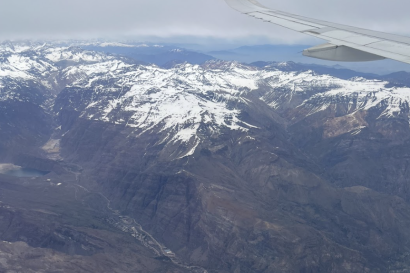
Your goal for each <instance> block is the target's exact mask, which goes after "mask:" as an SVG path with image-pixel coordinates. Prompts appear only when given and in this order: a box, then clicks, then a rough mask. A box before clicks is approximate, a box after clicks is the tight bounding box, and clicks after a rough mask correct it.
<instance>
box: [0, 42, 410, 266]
mask: <svg viewBox="0 0 410 273" xmlns="http://www.w3.org/2000/svg"><path fill="white" fill-rule="evenodd" d="M88 46H90V44H88ZM91 46H96V45H95V44H92V45H91ZM97 46H98V47H101V48H109V47H121V48H125V49H127V50H128V49H130V50H133V46H134V45H133V46H131V45H127V44H110V43H107V44H104V43H102V44H101V43H100V44H98V45H97ZM141 47H142V48H143V47H144V46H142V45H141ZM172 53H173V54H174V53H175V54H182V53H183V52H179V51H175V52H172ZM305 68H306V67H301V65H298V64H294V63H275V64H265V63H263V64H259V65H245V64H240V63H238V62H225V61H215V60H210V61H208V62H205V63H203V64H196V65H195V64H189V63H180V62H179V61H178V60H177V59H173V60H172V65H170V66H169V68H163V67H159V66H156V65H142V64H139V63H138V62H136V61H135V60H131V59H128V58H125V57H120V56H118V55H112V54H106V53H103V52H96V51H92V50H89V48H88V50H86V49H83V48H82V46H81V43H76V46H71V45H65V44H63V43H58V44H42V43H19V44H13V43H3V44H1V45H0V140H1V141H0V158H1V160H3V161H6V160H8V161H7V162H10V161H13V160H15V161H18V160H20V161H19V162H25V164H27V165H29V166H28V167H33V165H35V166H41V167H44V166H48V169H47V171H50V170H51V171H54V172H55V173H53V175H55V178H56V179H64V177H65V176H64V175H67V177H68V174H70V175H71V176H75V178H72V179H75V182H72V181H71V180H70V181H62V182H64V183H63V185H64V184H67V185H69V186H70V187H71V188H69V186H67V188H65V189H64V190H67V192H70V194H72V195H73V196H74V197H75V200H76V201H82V202H83V204H86V203H87V202H88V203H90V202H91V203H92V202H93V200H97V199H98V198H97V199H93V198H94V197H95V196H94V197H92V192H94V191H95V193H99V196H103V197H104V200H105V201H108V204H109V205H108V207H106V203H105V201H104V202H103V203H99V202H96V203H95V204H92V205H91V206H90V208H98V209H100V208H101V206H102V207H103V209H104V210H105V209H107V208H108V209H110V210H111V211H114V209H115V213H116V214H118V213H120V212H121V213H123V214H124V215H127V216H129V217H133V218H135V219H138V223H139V224H140V225H141V229H142V228H143V229H144V230H146V231H147V232H149V233H150V234H152V236H153V237H152V238H154V237H155V240H157V241H158V242H159V243H160V244H158V245H164V246H167V247H169V248H170V249H171V250H172V253H174V254H175V255H177V256H178V257H179V258H180V259H181V260H183V261H184V262H185V264H193V265H199V266H201V267H203V268H206V269H209V272H213V271H215V272H216V271H218V272H264V273H265V272H266V273H267V272H337V273H338V272H405V271H404V270H407V269H408V268H410V263H409V260H408V258H407V257H408V249H410V244H409V242H408V240H407V239H406V238H409V237H410V233H409V229H408V225H409V224H410V220H409V219H410V206H409V205H408V202H409V201H408V200H410V194H409V193H410V191H409V190H408V189H409V188H410V186H409V185H410V180H409V177H410V168H408V165H409V158H410V156H409V153H408V151H409V149H410V125H409V124H410V107H409V101H410V88H409V87H406V84H405V83H406V79H407V77H408V75H407V74H401V73H398V74H394V75H389V76H388V77H374V78H372V76H371V75H360V77H359V76H357V77H351V78H349V77H336V76H335V75H336V73H334V71H333V70H332V71H330V72H332V73H328V74H327V73H325V71H326V68H325V67H321V68H320V72H317V71H315V69H305ZM349 73H350V74H351V73H353V72H351V71H350V72H349ZM349 73H344V74H343V75H348V74H349ZM350 74H349V75H350ZM332 75H333V76H332ZM390 78H391V79H394V80H396V79H401V78H403V79H404V80H403V81H397V82H400V84H396V83H397V82H396V81H389V80H387V79H390ZM50 151H52V157H51V156H50ZM22 155H23V156H22ZM26 155H29V156H26ZM22 158H23V159H24V160H22ZM27 158H28V159H27ZM33 158H34V159H33ZM67 162H68V163H67ZM66 163H67V165H64V164H66ZM30 164H31V165H30ZM50 166H51V167H50ZM56 166H57V167H56ZM61 173H63V174H64V175H61ZM0 178H1V177H0ZM43 182H44V181H43ZM47 183H49V182H47ZM69 183H75V184H69ZM49 184H50V183H49ZM78 187H81V189H83V190H82V191H83V193H82V194H79V192H77V190H76V189H77V188H78ZM39 188H41V187H39ZM41 189H43V188H41ZM68 189H69V190H68ZM73 189H75V191H72V190H73ZM84 189H90V190H84ZM46 193H47V192H46V191H44V194H46ZM74 197H73V198H74ZM77 198H83V199H81V200H80V199H78V200H77ZM98 200H99V199H98ZM88 203H87V204H88ZM101 204H102V205H101ZM47 215H52V214H47ZM73 215H74V214H73ZM75 215H77V214H75ZM53 217H54V216H53ZM56 217H60V216H56ZM53 219H54V218H53ZM56 219H57V218H56ZM124 219H128V218H124ZM93 221H94V220H93ZM93 225H94V224H93ZM101 227H104V225H101ZM121 227H123V226H121ZM87 228H91V227H87ZM98 228H99V226H98ZM134 235H135V234H134ZM19 238H20V237H19ZM21 238H22V237H21ZM1 239H2V238H1V236H0V240H1ZM149 240H151V239H149ZM148 245H149V243H148ZM406 251H407V252H406ZM335 257H337V258H335ZM159 258H160V259H162V258H163V257H159ZM185 268H191V267H185ZM341 268H342V269H341ZM339 269H341V270H339ZM212 270H213V271H212ZM389 270H390V271H389ZM192 272H194V271H192Z"/></svg>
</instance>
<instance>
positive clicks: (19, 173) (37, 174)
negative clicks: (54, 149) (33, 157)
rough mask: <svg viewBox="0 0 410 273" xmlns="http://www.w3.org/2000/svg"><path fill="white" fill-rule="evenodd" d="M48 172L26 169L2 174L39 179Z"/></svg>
mask: <svg viewBox="0 0 410 273" xmlns="http://www.w3.org/2000/svg"><path fill="white" fill-rule="evenodd" d="M48 173H49V172H44V171H39V170H34V169H28V168H19V169H15V170H8V171H5V172H4V173H3V174H5V175H10V176H15V177H40V176H44V175H46V174H48Z"/></svg>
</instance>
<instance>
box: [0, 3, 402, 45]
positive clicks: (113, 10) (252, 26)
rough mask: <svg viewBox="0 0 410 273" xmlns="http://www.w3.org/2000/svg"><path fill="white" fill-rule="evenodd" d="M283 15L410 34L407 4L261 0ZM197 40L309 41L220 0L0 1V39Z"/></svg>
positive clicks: (301, 35)
mask: <svg viewBox="0 0 410 273" xmlns="http://www.w3.org/2000/svg"><path fill="white" fill-rule="evenodd" d="M260 2H261V3H262V4H264V5H266V6H268V7H271V8H274V9H278V10H284V11H287V12H291V13H295V14H299V15H305V16H307V17H315V18H318V19H323V20H328V21H333V22H338V23H343V24H348V25H354V26H358V27H364V28H369V29H374V30H380V31H385V32H392V33H399V34H404V35H406V34H410V30H409V29H408V27H407V26H408V25H410V17H409V16H408V14H407V11H408V10H409V9H410V2H408V1H406V0H392V1H385V0H371V1H370V0H362V1H357V0H343V1H341V0H337V1H336V0H332V1H322V0H303V1H301V0H287V1H274V0H261V1H260ZM141 36H145V37H146V36H157V37H178V36H199V37H209V38H220V39H246V38H249V39H256V38H252V37H264V39H266V41H271V42H276V43H306V42H307V41H309V38H308V37H307V36H305V35H303V34H299V33H295V32H292V31H289V30H286V29H283V28H281V27H277V26H274V25H272V24H268V23H263V22H262V21H259V20H256V19H253V18H251V17H247V16H245V15H242V14H240V13H238V12H236V11H234V10H232V9H231V8H230V7H228V6H227V5H226V4H225V2H224V0H206V1H205V0H115V1H114V0H98V1H97V0H70V1H67V0H2V4H1V9H0V39H32V38H34V39H44V38H47V39H53V38H54V39H63V38H64V39H65V38H79V39H85V38H99V37H112V38H117V37H141Z"/></svg>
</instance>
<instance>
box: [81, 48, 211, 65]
mask: <svg viewBox="0 0 410 273" xmlns="http://www.w3.org/2000/svg"><path fill="white" fill-rule="evenodd" d="M82 48H84V49H86V50H91V51H97V52H104V53H111V54H117V55H120V56H125V57H128V58H131V59H134V60H136V61H139V62H145V63H148V64H156V65H158V66H163V65H166V64H167V63H169V62H179V63H181V62H187V63H190V64H202V63H204V62H206V61H209V60H212V59H214V57H212V56H209V55H206V54H203V53H198V52H195V51H190V50H186V49H182V48H178V47H173V46H166V45H165V46H164V45H147V44H136V45H132V44H131V45H129V44H119V43H100V44H94V45H85V46H82Z"/></svg>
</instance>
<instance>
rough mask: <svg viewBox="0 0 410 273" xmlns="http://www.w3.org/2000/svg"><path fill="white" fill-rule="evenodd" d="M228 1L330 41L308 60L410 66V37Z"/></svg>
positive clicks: (242, 0) (245, 0) (247, 11)
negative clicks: (393, 62)
mask: <svg viewBox="0 0 410 273" xmlns="http://www.w3.org/2000/svg"><path fill="white" fill-rule="evenodd" d="M225 1H226V2H227V3H228V4H229V5H230V6H231V7H232V8H234V9H236V10H237V11H239V12H241V13H244V14H246V15H249V16H252V17H255V18H257V19H261V20H263V21H265V22H270V23H273V24H276V25H280V26H282V27H286V28H289V29H292V30H295V31H298V32H301V33H305V34H308V35H311V36H314V37H317V38H320V39H323V40H327V41H328V43H326V44H323V45H319V46H315V47H312V48H309V49H306V50H304V51H303V55H305V56H309V57H313V58H319V59H324V60H331V61H346V62H360V61H374V60H381V59H393V60H396V61H400V62H404V63H408V64H410V38H409V37H404V36H399V35H394V34H389V33H383V32H378V31H372V30H367V29H362V28H357V27H351V26H346V25H341V24H336V23H331V22H326V21H321V20H316V19H311V18H307V17H303V16H299V15H294V14H290V13H286V12H282V11H278V10H271V9H268V8H266V7H264V6H262V5H261V4H260V3H258V2H257V1H256V0H225Z"/></svg>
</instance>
